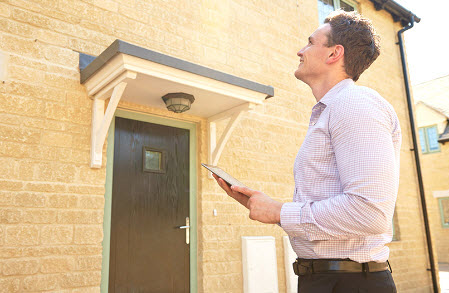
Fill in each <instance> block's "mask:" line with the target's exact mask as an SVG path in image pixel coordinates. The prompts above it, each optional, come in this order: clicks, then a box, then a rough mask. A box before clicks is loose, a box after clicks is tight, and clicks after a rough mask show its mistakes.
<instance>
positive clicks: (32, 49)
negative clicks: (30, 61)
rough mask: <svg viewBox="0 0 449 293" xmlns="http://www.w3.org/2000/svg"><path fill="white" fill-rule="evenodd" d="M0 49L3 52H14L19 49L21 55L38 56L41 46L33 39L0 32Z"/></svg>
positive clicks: (41, 49)
mask: <svg viewBox="0 0 449 293" xmlns="http://www.w3.org/2000/svg"><path fill="white" fill-rule="evenodd" d="M0 40H1V42H0V50H1V51H5V52H10V53H14V52H17V51H20V53H21V54H22V55H25V56H28V57H33V58H36V59H38V58H40V56H41V54H42V53H43V46H42V44H40V43H39V42H35V41H34V40H30V39H25V38H21V37H17V36H13V35H7V34H2V35H0Z"/></svg>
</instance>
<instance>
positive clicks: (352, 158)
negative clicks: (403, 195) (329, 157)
mask: <svg viewBox="0 0 449 293" xmlns="http://www.w3.org/2000/svg"><path fill="white" fill-rule="evenodd" d="M362 100H363V103H362ZM368 101H369V102H368V103H366V99H355V98H351V97H349V98H348V99H346V100H345V102H344V103H339V104H338V106H336V107H335V108H332V107H331V110H330V114H329V115H330V116H329V135H330V139H331V144H332V148H333V151H334V155H335V162H336V166H337V170H338V173H339V176H340V182H341V186H342V190H343V192H342V193H341V194H331V195H329V196H328V198H327V199H325V200H319V201H307V202H293V203H285V204H284V205H283V207H282V210H281V227H282V228H283V229H284V230H285V231H286V232H287V234H289V236H292V237H300V238H303V239H307V240H309V241H313V240H331V239H348V238H356V237H362V236H366V235H375V234H382V233H385V232H387V231H388V229H390V227H391V221H392V217H393V213H394V205H395V201H396V195H397V189H398V181H399V178H398V166H397V161H396V155H395V148H394V144H393V138H392V132H393V126H392V125H393V123H392V119H393V117H392V115H394V118H395V119H397V117H396V114H395V113H394V111H393V109H392V108H391V109H389V108H388V107H387V106H386V105H384V104H381V103H379V101H376V100H373V99H368ZM388 106H389V105H388ZM390 107H391V106H390ZM299 184H301V182H299Z"/></svg>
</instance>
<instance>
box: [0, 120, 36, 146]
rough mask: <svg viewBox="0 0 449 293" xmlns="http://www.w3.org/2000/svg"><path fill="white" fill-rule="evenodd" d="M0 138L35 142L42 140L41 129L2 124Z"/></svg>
mask: <svg viewBox="0 0 449 293" xmlns="http://www.w3.org/2000/svg"><path fill="white" fill-rule="evenodd" d="M0 139H1V140H8V141H15V142H24V143H29V144H35V143H38V142H39V140H40V131H38V130H34V129H29V128H19V127H15V126H8V125H1V126H0Z"/></svg>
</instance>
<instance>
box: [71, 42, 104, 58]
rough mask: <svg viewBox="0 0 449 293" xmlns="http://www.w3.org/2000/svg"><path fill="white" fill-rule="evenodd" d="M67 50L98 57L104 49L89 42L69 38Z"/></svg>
mask: <svg viewBox="0 0 449 293" xmlns="http://www.w3.org/2000/svg"><path fill="white" fill-rule="evenodd" d="M69 48H72V49H73V50H75V51H78V52H82V53H85V54H89V55H93V56H98V55H100V54H101V52H103V50H104V49H105V47H104V46H100V45H97V44H94V43H92V42H90V41H86V40H80V39H76V38H69Z"/></svg>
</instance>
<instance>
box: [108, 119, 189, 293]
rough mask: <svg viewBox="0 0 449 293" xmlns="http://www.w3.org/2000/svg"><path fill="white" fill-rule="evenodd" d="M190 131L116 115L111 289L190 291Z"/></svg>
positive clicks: (164, 291) (111, 290)
mask: <svg viewBox="0 0 449 293" xmlns="http://www.w3.org/2000/svg"><path fill="white" fill-rule="evenodd" d="M188 216H189V131H188V130H186V129H179V128H173V127H169V126H164V125H158V124H152V123H146V122H140V121H135V120H129V119H125V118H119V117H117V118H116V120H115V141H114V175H113V187H112V220H111V256H110V267H109V292H160V293H171V292H174V293H179V292H186V293H187V292H189V290H190V285H189V245H188V244H187V243H186V230H185V229H179V228H178V227H180V226H185V224H186V217H188Z"/></svg>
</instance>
